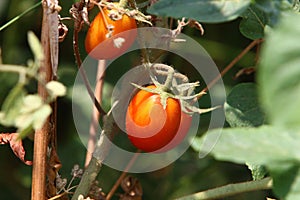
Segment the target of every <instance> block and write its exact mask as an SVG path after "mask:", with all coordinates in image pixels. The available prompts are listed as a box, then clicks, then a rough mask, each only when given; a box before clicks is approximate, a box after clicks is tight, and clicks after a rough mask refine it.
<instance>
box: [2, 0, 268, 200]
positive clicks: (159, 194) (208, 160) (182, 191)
mask: <svg viewBox="0 0 300 200" xmlns="http://www.w3.org/2000/svg"><path fill="white" fill-rule="evenodd" d="M37 2H38V1H33V0H22V1H17V0H1V1H0V26H2V25H3V24H5V23H6V22H7V21H9V20H10V19H11V18H13V17H14V16H17V15H18V14H20V13H21V12H23V11H24V10H26V9H27V8H29V7H31V6H33V5H34V4H36V3H37ZM72 3H73V1H61V2H60V4H61V6H62V8H63V9H62V11H61V13H60V15H61V16H62V17H68V16H69V9H70V8H71V5H72ZM96 11H97V9H96V8H95V9H94V10H93V12H96ZM92 14H93V13H92ZM91 16H92V15H91ZM41 20H42V12H41V7H38V8H36V9H35V10H34V11H32V12H30V13H28V14H27V15H25V16H24V17H22V18H21V19H20V20H19V21H17V22H15V23H14V24H12V25H11V26H9V27H8V28H6V29H5V30H3V31H1V32H0V48H1V54H2V55H1V56H2V62H3V63H6V64H17V65H26V63H27V61H28V60H29V59H31V58H32V54H31V52H30V49H29V46H28V43H27V32H28V31H29V30H31V31H33V32H34V33H35V34H36V35H38V36H40V31H41ZM64 23H65V24H66V25H67V26H68V28H69V33H68V35H67V37H66V39H65V40H64V41H63V42H62V43H60V54H59V71H58V74H59V81H61V82H62V83H64V84H65V85H66V86H67V87H68V95H67V96H66V97H64V98H60V99H59V100H58V153H59V156H60V159H61V162H62V169H61V170H60V173H61V175H62V177H65V178H67V179H68V180H69V179H70V178H71V175H70V173H71V169H72V167H73V165H74V164H79V165H80V166H81V167H82V166H83V163H84V159H85V150H86V149H85V147H84V146H83V145H82V143H81V141H80V139H79V138H78V135H77V132H76V129H75V127H74V122H73V118H72V117H73V116H72V106H71V100H72V99H71V97H72V86H73V83H74V79H75V76H76V74H77V67H76V64H75V60H74V56H73V50H72V32H73V25H72V20H65V21H64ZM202 25H203V27H204V29H205V34H204V35H203V36H201V35H200V32H199V31H197V30H194V29H191V28H185V29H184V33H186V34H188V35H189V36H191V37H193V38H194V39H195V40H197V41H198V42H199V43H200V44H201V45H202V46H203V47H204V48H205V49H206V51H207V52H208V53H209V54H210V55H211V57H212V58H213V60H214V61H215V63H216V65H217V66H218V67H219V69H220V70H222V69H223V68H224V67H225V66H226V65H227V64H228V63H229V62H230V61H231V60H232V59H234V58H235V56H237V55H238V53H239V52H240V51H241V50H242V49H243V48H245V47H246V46H247V45H248V44H249V43H250V42H251V41H250V40H248V39H246V38H245V37H243V36H242V35H241V34H240V32H239V29H238V27H239V19H237V20H235V21H232V22H229V23H222V24H202ZM86 30H87V27H86V26H84V28H83V30H82V32H80V35H79V44H80V51H81V55H82V58H84V57H85V56H86V53H85V51H84V48H83V43H84V38H85V34H86ZM136 58H137V57H136V56H133V57H132V59H120V60H119V61H116V62H115V63H114V65H116V67H120V70H117V71H118V72H119V74H113V75H112V74H110V75H109V73H108V75H107V78H106V82H105V88H104V89H105V91H104V92H105V94H107V96H106V100H105V105H106V109H108V106H109V101H108V100H107V98H109V94H110V92H111V88H112V87H113V85H114V83H115V78H116V77H118V76H121V75H122V73H124V72H126V70H128V69H130V67H131V66H135V65H136V64H137V63H139V62H140V61H139V60H136ZM166 59H167V60H165V61H166V62H168V61H171V60H172V64H173V63H174V62H175V63H174V66H177V69H178V70H181V68H180V67H178V66H182V62H183V61H182V60H180V59H177V58H175V57H172V55H170V56H168V57H166ZM253 65H255V50H253V51H252V52H250V53H248V54H247V55H246V56H245V57H244V58H243V59H242V60H241V61H240V62H238V63H237V64H236V65H235V66H234V68H233V69H231V70H230V71H229V72H228V73H227V74H226V75H225V77H224V79H223V80H224V83H225V86H226V89H227V91H229V90H230V88H231V87H232V86H233V85H235V84H237V83H238V82H248V81H255V80H254V76H253V75H244V76H241V77H239V78H238V79H234V78H233V77H234V75H235V74H236V73H237V72H238V71H239V70H240V69H242V68H245V67H251V66H253ZM184 73H185V74H189V72H188V71H184ZM17 78H18V77H17V76H16V75H14V74H8V73H1V74H0V104H2V102H3V100H4V98H5V97H6V95H7V94H8V92H9V90H10V89H11V88H12V87H13V85H14V84H15V83H16V81H17ZM190 78H191V79H192V80H197V79H199V78H200V77H190ZM203 87H204V86H203V85H202V88H203ZM35 88H36V83H35V82H32V83H30V84H29V86H28V90H29V91H31V92H35V91H36V90H35ZM202 105H203V106H202ZM207 105H209V99H205V98H204V99H203V100H202V101H200V106H201V107H206V106H207ZM209 117H210V116H209V114H207V115H203V117H202V118H201V120H202V119H203V121H202V123H203V124H201V126H202V127H203V130H205V127H206V126H207V122H208V119H209ZM203 130H200V131H199V134H201V133H202V132H203ZM12 131H14V129H13V128H7V127H1V126H0V132H1V133H2V132H12ZM201 131H202V132H201ZM24 143H25V144H24V145H25V148H26V151H27V152H26V157H27V159H32V147H33V142H32V141H31V140H29V139H25V140H24ZM31 169H32V167H31V166H26V165H24V164H23V163H21V161H20V160H19V159H18V158H16V157H15V156H14V154H13V153H12V151H11V150H10V148H9V146H8V145H0V193H1V197H0V199H10V200H19V199H30V193H31V191H30V185H31ZM120 174H121V172H119V171H116V170H114V169H111V168H109V167H106V166H104V167H103V169H102V171H101V172H100V174H99V177H98V180H99V184H100V186H101V187H102V188H103V191H104V192H105V193H107V192H108V191H109V190H110V188H111V187H112V185H113V184H114V182H115V181H116V179H117V178H118V177H119V175H120ZM132 175H133V176H134V177H137V178H138V179H139V180H140V182H141V184H142V188H143V193H144V195H143V199H146V200H148V199H149V200H151V199H163V200H166V199H173V198H175V197H180V196H184V195H187V194H191V193H194V192H197V191H202V190H206V189H209V188H213V187H217V186H221V185H224V184H229V183H236V182H241V181H246V180H251V173H250V171H249V170H248V169H247V167H246V166H241V165H236V164H232V163H227V162H219V161H215V160H214V159H213V158H212V157H210V156H206V157H205V158H203V159H199V158H198V154H197V153H196V152H194V151H193V150H192V149H189V150H188V151H187V152H186V153H185V154H184V155H183V156H182V157H181V158H180V159H179V160H177V161H176V162H175V163H173V164H171V165H170V166H167V167H166V168H164V169H161V170H158V171H155V172H151V173H144V174H132ZM120 193H122V190H118V192H117V193H116V195H115V196H114V198H115V199H118V197H119V196H118V195H119V194H120ZM266 195H270V194H268V193H267V192H264V191H259V192H252V193H246V194H241V195H238V196H234V197H229V198H227V199H239V200H240V199H245V200H246V199H249V200H250V199H265V197H266Z"/></svg>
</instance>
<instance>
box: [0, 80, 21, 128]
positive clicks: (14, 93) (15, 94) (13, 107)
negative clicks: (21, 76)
mask: <svg viewBox="0 0 300 200" xmlns="http://www.w3.org/2000/svg"><path fill="white" fill-rule="evenodd" d="M25 94H26V92H25V90H24V85H23V84H17V85H16V86H15V87H14V88H13V89H12V90H11V91H10V93H9V94H8V96H7V97H6V99H5V101H4V103H3V104H2V109H1V113H2V114H1V115H2V117H1V118H0V122H1V124H3V125H5V126H13V125H14V121H15V118H16V117H17V116H18V115H19V112H20V109H21V107H22V103H23V98H24V96H25Z"/></svg>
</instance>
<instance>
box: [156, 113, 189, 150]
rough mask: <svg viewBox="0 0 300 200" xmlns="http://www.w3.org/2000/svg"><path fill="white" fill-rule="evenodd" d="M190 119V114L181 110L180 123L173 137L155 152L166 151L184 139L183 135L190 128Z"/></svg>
mask: <svg viewBox="0 0 300 200" xmlns="http://www.w3.org/2000/svg"><path fill="white" fill-rule="evenodd" d="M192 119H193V118H192V116H191V115H189V114H186V113H184V112H181V119H180V125H179V128H178V131H177V133H176V135H175V137H174V138H173V139H172V141H170V142H169V143H168V144H167V145H165V146H164V147H162V148H161V149H159V150H157V151H155V152H157V153H161V152H166V151H169V150H171V149H173V148H174V147H176V146H177V145H179V144H180V143H181V142H182V141H183V140H184V138H185V136H186V135H187V133H188V131H189V129H190V126H191V124H192Z"/></svg>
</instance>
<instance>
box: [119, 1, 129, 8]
mask: <svg viewBox="0 0 300 200" xmlns="http://www.w3.org/2000/svg"><path fill="white" fill-rule="evenodd" d="M127 3H128V0H120V1H119V7H121V8H125V6H126V5H127Z"/></svg>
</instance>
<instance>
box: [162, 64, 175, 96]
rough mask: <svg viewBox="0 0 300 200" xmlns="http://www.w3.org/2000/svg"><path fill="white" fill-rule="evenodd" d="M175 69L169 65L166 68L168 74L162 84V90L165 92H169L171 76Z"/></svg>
mask: <svg viewBox="0 0 300 200" xmlns="http://www.w3.org/2000/svg"><path fill="white" fill-rule="evenodd" d="M174 74H175V70H174V69H173V68H172V67H171V68H169V69H168V76H167V79H166V82H165V84H164V85H163V86H162V90H163V91H165V92H169V91H170V90H171V86H172V82H173V78H174Z"/></svg>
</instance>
